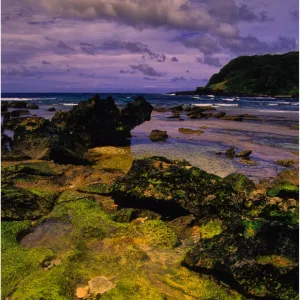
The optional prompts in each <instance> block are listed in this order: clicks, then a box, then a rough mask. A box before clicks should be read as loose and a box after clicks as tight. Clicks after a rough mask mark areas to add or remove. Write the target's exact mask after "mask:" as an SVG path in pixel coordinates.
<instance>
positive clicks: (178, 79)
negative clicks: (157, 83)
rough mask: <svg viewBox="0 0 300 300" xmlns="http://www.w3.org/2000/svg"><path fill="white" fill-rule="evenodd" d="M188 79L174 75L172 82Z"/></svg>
mask: <svg viewBox="0 0 300 300" xmlns="http://www.w3.org/2000/svg"><path fill="white" fill-rule="evenodd" d="M185 80H186V79H185V78H184V77H183V76H180V77H174V78H172V79H171V81H172V82H178V81H185Z"/></svg>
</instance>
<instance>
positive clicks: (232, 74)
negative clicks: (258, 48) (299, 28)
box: [197, 52, 299, 95]
mask: <svg viewBox="0 0 300 300" xmlns="http://www.w3.org/2000/svg"><path fill="white" fill-rule="evenodd" d="M205 88H206V89H210V90H212V91H213V92H228V93H245V94H265V95H298V94H299V52H289V53H286V54H281V55H270V54H268V55H254V56H240V57H237V58H235V59H233V60H231V61H230V62H229V63H228V64H227V65H225V66H224V67H223V68H222V69H221V70H220V72H219V73H216V74H214V75H213V76H212V77H211V78H210V80H209V82H208V84H207V85H206V87H205ZM197 91H199V92H200V91H201V88H200V89H199V88H198V89H197Z"/></svg>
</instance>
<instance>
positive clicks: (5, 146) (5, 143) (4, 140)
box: [1, 134, 12, 155]
mask: <svg viewBox="0 0 300 300" xmlns="http://www.w3.org/2000/svg"><path fill="white" fill-rule="evenodd" d="M11 141H12V138H11V137H9V136H8V135H6V134H1V155H2V154H6V153H7V152H9V150H10V143H11Z"/></svg>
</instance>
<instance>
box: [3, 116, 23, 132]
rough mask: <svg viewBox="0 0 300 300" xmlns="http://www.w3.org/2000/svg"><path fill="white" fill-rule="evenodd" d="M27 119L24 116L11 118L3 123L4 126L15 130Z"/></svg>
mask: <svg viewBox="0 0 300 300" xmlns="http://www.w3.org/2000/svg"><path fill="white" fill-rule="evenodd" d="M25 119H26V118H24V117H20V118H13V119H10V120H8V121H6V122H5V123H3V127H4V128H5V129H9V130H12V131H14V130H15V129H16V128H17V127H18V126H19V125H20V124H21V123H22V122H23V121H24V120H25Z"/></svg>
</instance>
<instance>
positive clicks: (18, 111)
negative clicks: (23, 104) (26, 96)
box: [10, 109, 30, 117]
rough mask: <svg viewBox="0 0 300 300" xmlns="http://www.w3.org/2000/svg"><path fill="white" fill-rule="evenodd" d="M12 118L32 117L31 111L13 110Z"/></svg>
mask: <svg viewBox="0 0 300 300" xmlns="http://www.w3.org/2000/svg"><path fill="white" fill-rule="evenodd" d="M10 115H11V117H19V116H21V115H30V112H29V110H27V109H18V110H13V111H12V112H11V113H10Z"/></svg>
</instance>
